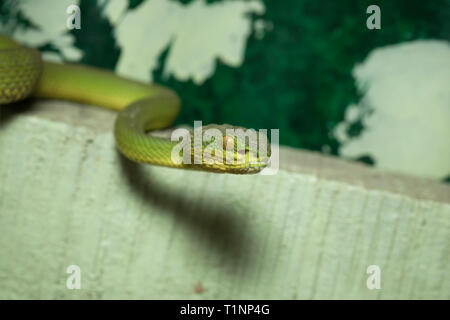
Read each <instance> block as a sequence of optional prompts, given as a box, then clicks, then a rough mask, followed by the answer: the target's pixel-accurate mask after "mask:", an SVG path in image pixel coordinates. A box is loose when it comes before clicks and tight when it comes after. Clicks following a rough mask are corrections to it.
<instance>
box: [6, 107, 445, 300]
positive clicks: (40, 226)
mask: <svg viewBox="0 0 450 320" xmlns="http://www.w3.org/2000/svg"><path fill="white" fill-rule="evenodd" d="M29 104H30V103H28V105H27V104H24V105H22V107H19V108H18V110H17V111H13V112H10V110H12V108H13V107H15V106H2V107H1V110H0V112H1V114H0V116H1V119H0V243H1V245H0V298H2V299H10V298H13V299H16V298H17V299H30V298H37V299H55V298H56V299H79V298H84V299H91V298H100V299H102V298H103V299H116V298H123V299H139V298H146V299H165V298H167V299H176V298H181V299H241V298H244V299H310V298H313V299H315V298H320V299H328V298H331V299H335V298H343V299H346V298H356V299H374V298H381V299H388V298H392V299H400V298H401V299H409V298H414V299H424V298H427V299H449V298H450V278H449V277H448V275H447V274H448V269H449V255H448V252H449V230H450V219H449V217H450V187H449V186H448V185H445V184H442V183H438V182H434V181H431V180H425V179H420V178H412V177H406V176H401V175H393V174H391V173H386V172H382V171H378V170H373V169H370V168H367V167H365V166H362V165H358V164H352V163H348V162H345V161H343V160H339V159H334V158H331V157H324V156H321V155H318V154H315V153H310V152H303V151H298V150H293V149H290V148H282V149H281V154H280V161H281V170H280V171H279V173H278V174H277V175H275V176H261V175H255V176H234V175H218V174H207V173H202V172H195V171H183V170H176V169H168V168H161V167H153V166H142V165H135V164H133V163H131V162H129V161H127V160H124V159H123V158H122V157H121V156H119V154H118V153H117V151H116V149H115V146H114V139H113V136H112V131H111V128H112V124H113V119H114V116H115V114H114V113H113V112H110V111H107V110H106V111H105V110H101V109H96V108H89V107H85V106H84V107H83V106H79V105H76V104H72V103H67V102H59V101H52V102H36V103H33V105H31V106H30V105H29ZM72 264H75V265H78V266H79V267H80V268H81V289H80V290H69V289H67V288H66V279H67V277H68V276H69V275H68V274H66V268H67V267H68V266H69V265H72ZM370 265H378V266H379V267H380V268H381V289H380V290H369V289H368V288H367V287H366V280H367V277H368V276H369V275H368V274H367V273H366V269H367V267H368V266H370Z"/></svg>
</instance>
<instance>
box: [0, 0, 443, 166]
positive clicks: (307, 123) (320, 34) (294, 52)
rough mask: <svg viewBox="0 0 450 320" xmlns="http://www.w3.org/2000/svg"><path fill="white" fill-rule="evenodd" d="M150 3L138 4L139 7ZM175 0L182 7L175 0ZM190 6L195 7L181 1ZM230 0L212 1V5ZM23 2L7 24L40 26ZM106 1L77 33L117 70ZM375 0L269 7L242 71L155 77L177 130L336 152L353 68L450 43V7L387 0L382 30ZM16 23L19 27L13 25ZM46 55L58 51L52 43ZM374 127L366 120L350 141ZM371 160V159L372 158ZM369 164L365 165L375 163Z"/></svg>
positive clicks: (310, 0) (87, 0)
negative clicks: (170, 94)
mask: <svg viewBox="0 0 450 320" xmlns="http://www.w3.org/2000/svg"><path fill="white" fill-rule="evenodd" d="M143 1H145V0H129V5H128V8H129V10H133V9H136V8H137V7H138V6H139V5H141V4H142V2H143ZM173 1H175V0H173ZM179 1H180V2H181V3H183V4H189V3H190V2H191V1H190V0H183V1H182V0H179ZM219 1H220V0H208V1H207V2H208V3H213V2H219ZM14 3H15V2H14V1H5V2H0V23H2V24H6V22H8V23H9V26H10V27H9V28H10V29H11V30H13V29H14V28H33V27H35V26H33V25H32V24H31V22H30V20H29V19H28V18H27V17H25V16H24V15H23V14H22V13H21V12H20V10H16V9H17V6H16V5H14ZM100 3H101V2H98V1H91V0H81V1H80V8H81V12H82V14H83V27H82V29H81V30H72V31H71V32H72V33H73V34H74V36H75V39H76V42H75V45H76V46H77V47H78V48H80V49H82V50H83V52H84V56H83V59H82V61H81V62H83V63H87V64H91V65H95V66H98V67H103V68H108V69H114V68H115V66H116V64H117V61H118V58H119V56H120V48H119V47H118V46H117V43H116V41H115V38H114V30H113V27H112V26H111V24H110V23H109V21H108V20H107V18H106V17H104V16H103V15H102V14H101V8H100V7H99V4H100ZM370 4H374V3H373V1H366V0H364V1H363V0H340V1H335V0H322V1H317V0H282V1H269V0H266V1H265V5H266V13H265V14H264V15H263V16H262V17H256V16H254V17H252V20H253V21H254V20H255V19H259V18H262V19H264V20H265V21H269V22H271V23H272V24H273V30H271V31H270V30H267V31H266V32H265V36H264V37H263V38H262V39H257V38H256V37H255V36H254V33H252V34H253V35H252V36H251V37H250V38H249V39H248V43H247V47H246V51H245V60H244V64H243V65H242V66H241V67H239V68H232V67H229V66H227V65H225V64H223V63H222V62H221V61H217V67H216V71H215V73H214V75H213V76H212V77H211V78H209V79H208V80H207V81H206V82H205V83H204V84H202V85H201V86H197V85H195V84H194V83H193V82H192V81H179V80H177V79H175V78H173V77H169V78H167V79H166V78H165V77H163V75H162V70H163V68H164V63H165V59H166V56H167V53H168V51H169V50H170V47H169V48H168V49H167V50H166V51H165V52H164V53H163V54H162V55H161V57H160V67H159V69H157V70H153V71H151V70H149V72H152V73H153V78H154V79H155V81H156V82H159V83H161V84H164V85H167V86H169V87H171V88H173V89H175V90H176V91H177V92H178V93H179V95H180V96H181V99H182V102H183V108H182V111H181V114H180V116H179V118H178V120H177V123H190V124H191V123H192V121H193V120H202V121H203V122H204V123H205V124H206V123H231V124H235V125H241V126H245V127H253V128H269V129H270V128H279V129H280V142H281V143H282V144H286V145H291V146H294V147H300V148H307V149H313V150H321V148H322V147H323V146H328V149H329V150H330V152H331V153H333V154H336V153H337V151H338V148H339V145H338V142H337V141H336V140H335V139H334V138H333V137H331V136H330V130H331V129H332V128H334V126H335V125H336V124H337V123H338V122H339V121H341V120H342V119H343V116H344V112H345V109H346V107H347V106H348V105H349V104H351V103H354V102H357V101H358V100H359V97H358V93H357V91H356V88H355V85H354V79H353V78H352V75H351V71H352V68H353V67H354V65H355V64H356V63H359V62H361V61H362V60H363V59H364V58H365V57H366V56H367V54H368V53H369V52H370V51H371V50H373V49H374V48H376V47H380V46H385V45H389V44H394V43H400V42H404V41H410V40H415V39H422V38H437V39H449V38H450V32H449V29H450V22H449V21H450V17H449V14H450V1H449V0H433V1H422V0H398V1H392V0H389V1H377V2H376V4H377V5H378V6H380V8H381V27H382V28H381V30H368V29H367V28H366V19H367V17H368V15H367V14H366V8H367V7H368V6H369V5H370ZM10 20H11V21H13V22H14V23H11V22H10ZM40 49H41V50H43V51H45V50H55V48H52V46H51V45H50V44H48V45H44V46H42V47H41V48H40ZM362 130H364V126H363V124H362V123H361V122H357V123H356V124H354V125H353V126H351V128H350V130H349V134H350V135H351V136H357V135H359V134H360V133H361V131H362ZM369 160H370V159H369ZM369 160H367V159H362V161H364V162H367V163H370V162H371V160H370V161H369Z"/></svg>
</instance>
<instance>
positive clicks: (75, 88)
mask: <svg viewBox="0 0 450 320" xmlns="http://www.w3.org/2000/svg"><path fill="white" fill-rule="evenodd" d="M28 97H37V98H51V99H62V100H71V101H76V102H80V103H85V104H91V105H96V106H100V107H105V108H110V109H115V110H117V111H119V114H118V116H117V118H116V122H115V126H114V135H115V138H116V143H117V147H118V149H119V150H120V151H121V153H122V154H123V155H125V156H126V157H127V158H129V159H131V160H133V161H136V162H141V163H149V164H153V165H161V166H167V167H174V168H182V169H199V170H204V171H211V172H226V173H256V172H259V171H260V170H261V169H262V168H264V167H265V166H266V165H267V161H268V157H269V156H270V149H269V150H268V152H267V155H264V156H263V155H262V154H261V153H260V152H259V149H258V146H254V145H253V146H251V145H246V146H244V148H245V149H244V152H240V151H239V150H238V147H239V146H238V141H237V140H236V137H233V138H232V140H231V148H230V147H228V148H227V147H226V142H229V140H230V137H229V136H227V135H226V129H227V128H228V129H229V128H232V127H231V126H227V125H209V126H207V127H208V128H216V129H218V130H220V131H221V132H222V133H223V134H224V137H223V141H214V142H212V143H215V144H217V145H216V147H218V148H221V149H222V151H223V157H222V159H223V160H224V161H212V160H211V159H208V156H207V155H206V156H205V154H204V153H203V151H204V150H205V148H207V145H208V144H205V143H202V146H201V148H202V150H201V151H202V153H201V155H200V161H194V160H195V159H194V158H195V157H196V153H195V152H194V141H193V140H194V139H191V142H190V143H191V145H190V149H191V151H192V154H193V155H192V157H191V160H192V161H191V163H190V164H189V163H176V162H174V161H172V150H173V148H174V147H175V146H176V145H177V144H178V142H174V141H171V140H170V139H166V138H161V137H154V136H151V135H149V134H147V131H150V130H155V129H162V128H166V127H170V126H171V124H172V123H173V121H174V120H175V118H176V116H177V115H178V112H179V108H180V99H179V98H178V96H177V95H176V93H175V92H173V91H172V90H170V89H168V88H165V87H162V86H159V85H155V84H153V85H149V84H145V83H142V82H138V81H134V80H129V79H125V78H122V77H119V76H117V75H115V74H114V73H112V72H109V71H105V70H100V69H97V68H93V67H87V66H83V65H79V64H57V63H51V62H45V61H43V60H42V59H41V55H40V53H39V52H38V51H37V50H35V49H30V48H25V47H23V46H21V45H19V44H18V43H17V42H15V41H14V40H12V39H10V38H8V37H6V36H2V35H0V104H10V103H13V102H16V101H20V100H23V99H25V98H28ZM192 134H193V133H192V132H191V136H192ZM210 147H211V145H210ZM230 152H231V153H232V154H231V157H232V158H234V160H235V161H234V162H232V163H228V162H229V161H225V159H226V156H227V154H228V155H230V154H229V153H230ZM202 155H203V156H202ZM216 159H217V158H216ZM197 160H198V159H197ZM239 160H241V161H239Z"/></svg>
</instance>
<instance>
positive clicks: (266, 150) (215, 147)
mask: <svg viewBox="0 0 450 320" xmlns="http://www.w3.org/2000/svg"><path fill="white" fill-rule="evenodd" d="M197 130H199V131H197ZM196 134H197V135H201V136H202V137H203V139H202V142H201V151H202V152H201V153H200V152H198V150H200V148H197V149H195V138H194V137H195V135H196ZM194 137H193V139H192V142H193V143H192V146H193V151H194V163H197V164H200V165H201V166H202V169H204V170H208V171H214V172H227V173H235V174H248V173H257V172H259V171H261V170H262V169H263V168H264V167H266V166H267V164H268V161H269V158H270V144H269V142H268V138H267V135H266V134H265V133H263V132H257V131H255V130H252V129H245V128H243V127H236V126H231V125H227V124H223V125H217V124H210V125H207V126H202V127H199V128H196V129H195V130H194ZM196 150H197V152H196Z"/></svg>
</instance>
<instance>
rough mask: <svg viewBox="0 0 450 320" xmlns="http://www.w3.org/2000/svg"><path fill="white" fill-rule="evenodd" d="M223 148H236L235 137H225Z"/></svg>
mask: <svg viewBox="0 0 450 320" xmlns="http://www.w3.org/2000/svg"><path fill="white" fill-rule="evenodd" d="M223 149H224V150H227V149H228V150H233V149H234V139H233V137H230V136H224V137H223Z"/></svg>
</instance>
